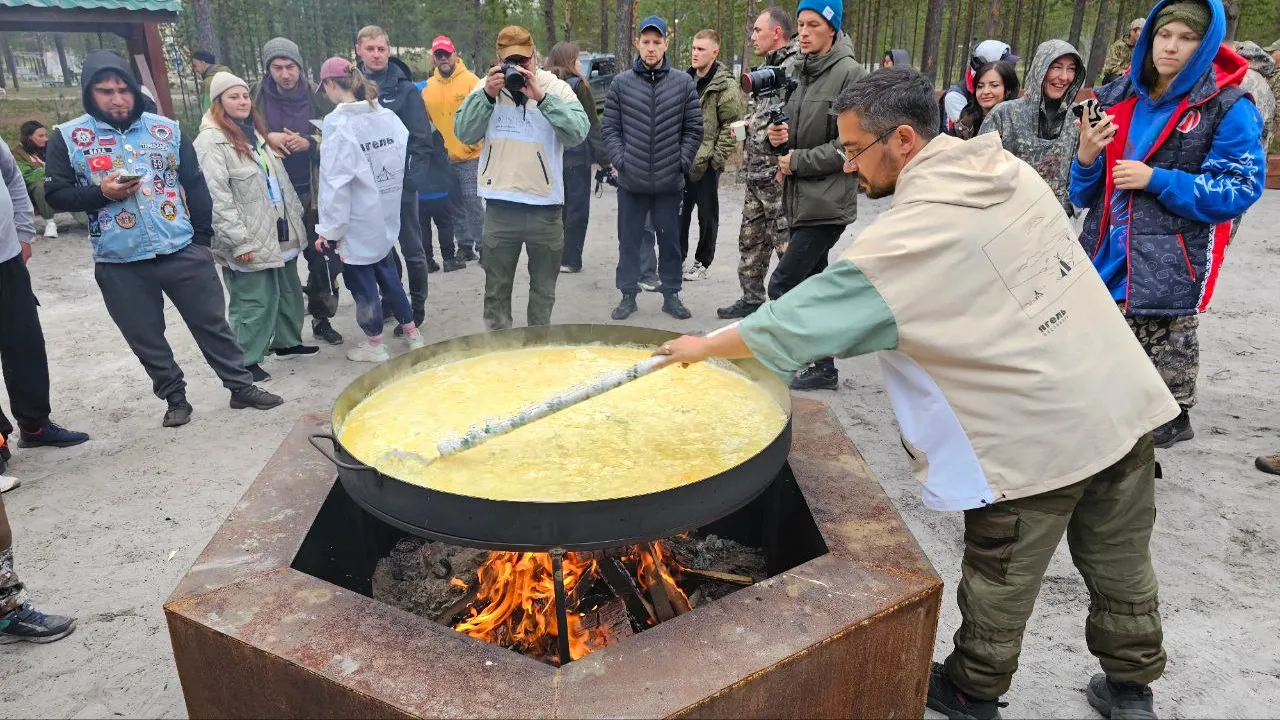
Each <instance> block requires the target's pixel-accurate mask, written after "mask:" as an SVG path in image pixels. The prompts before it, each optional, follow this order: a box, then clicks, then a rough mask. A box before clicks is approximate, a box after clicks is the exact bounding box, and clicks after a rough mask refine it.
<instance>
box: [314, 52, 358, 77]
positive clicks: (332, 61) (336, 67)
mask: <svg viewBox="0 0 1280 720" xmlns="http://www.w3.org/2000/svg"><path fill="white" fill-rule="evenodd" d="M351 68H352V62H351V61H350V60H348V59H346V58H340V57H331V58H329V59H328V60H325V61H324V64H323V65H321V66H320V81H321V82H324V81H325V80H329V79H332V78H344V77H351Z"/></svg>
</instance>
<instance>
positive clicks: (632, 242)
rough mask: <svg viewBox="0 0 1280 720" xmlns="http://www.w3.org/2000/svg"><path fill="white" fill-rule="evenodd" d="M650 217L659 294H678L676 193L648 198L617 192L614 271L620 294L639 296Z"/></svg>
mask: <svg viewBox="0 0 1280 720" xmlns="http://www.w3.org/2000/svg"><path fill="white" fill-rule="evenodd" d="M650 213H652V221H653V229H654V230H655V231H656V232H657V234H658V277H659V278H661V279H662V292H663V293H675V292H680V287H681V283H682V282H683V268H682V267H681V264H682V261H681V259H680V235H679V232H680V230H679V223H680V193H663V194H661V195H650V194H647V193H633V192H628V191H626V190H623V189H621V188H619V189H618V270H617V272H616V274H615V278H614V279H615V281H616V284H617V287H618V289H619V290H621V291H622V292H623V293H624V294H635V293H639V292H640V285H639V282H640V252H641V245H642V244H643V243H644V242H645V241H647V240H648V239H649V238H650V235H649V233H647V232H645V230H644V224H645V223H644V221H645V216H647V215H649V214H650Z"/></svg>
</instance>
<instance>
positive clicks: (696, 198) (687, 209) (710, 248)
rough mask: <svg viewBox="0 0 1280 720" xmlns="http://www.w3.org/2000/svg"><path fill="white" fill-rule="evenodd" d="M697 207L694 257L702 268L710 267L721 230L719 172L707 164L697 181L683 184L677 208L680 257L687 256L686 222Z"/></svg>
mask: <svg viewBox="0 0 1280 720" xmlns="http://www.w3.org/2000/svg"><path fill="white" fill-rule="evenodd" d="M695 205H696V206H697V207H698V249H697V250H696V251H694V254H693V259H694V260H696V261H697V262H698V263H700V264H701V265H702V267H711V261H712V260H714V259H715V257H716V235H717V234H718V233H719V231H720V173H718V172H716V169H715V168H712V167H708V168H707V172H706V173H704V174H703V176H702V177H700V178H698V180H697V182H692V181H689V180H688V179H687V178H686V180H685V184H684V202H683V204H682V205H681V207H680V259H681V260H684V259H686V258H688V257H689V224H690V222H692V220H693V208H694V206H695Z"/></svg>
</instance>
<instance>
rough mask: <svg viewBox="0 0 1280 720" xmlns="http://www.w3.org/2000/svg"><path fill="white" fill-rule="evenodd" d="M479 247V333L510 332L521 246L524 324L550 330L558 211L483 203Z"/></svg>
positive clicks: (560, 251)
mask: <svg viewBox="0 0 1280 720" xmlns="http://www.w3.org/2000/svg"><path fill="white" fill-rule="evenodd" d="M481 241H482V242H483V244H484V254H483V255H482V256H481V258H480V265H481V266H483V267H484V324H485V327H487V328H488V329H490V330H505V329H506V328H509V327H511V288H512V287H513V286H514V285H515V280H516V265H517V264H518V263H519V262H520V248H521V247H522V246H523V247H524V250H525V252H526V253H528V254H529V309H528V320H529V324H530V325H550V324H551V309H552V308H553V307H554V306H555V304H556V280H557V279H558V278H559V277H560V259H561V256H562V255H564V208H563V207H562V206H560V205H522V204H520V203H513V202H505V201H502V200H489V201H488V202H486V203H485V210H484V231H483V234H482V238H481Z"/></svg>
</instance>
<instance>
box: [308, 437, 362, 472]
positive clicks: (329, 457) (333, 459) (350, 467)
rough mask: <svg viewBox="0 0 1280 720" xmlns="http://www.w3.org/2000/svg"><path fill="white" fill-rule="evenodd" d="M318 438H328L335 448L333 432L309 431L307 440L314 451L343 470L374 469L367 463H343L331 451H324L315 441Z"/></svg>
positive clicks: (335, 441)
mask: <svg viewBox="0 0 1280 720" xmlns="http://www.w3.org/2000/svg"><path fill="white" fill-rule="evenodd" d="M318 440H328V441H329V442H330V443H332V444H333V447H335V448H336V447H337V446H338V440H337V438H335V437H334V436H333V433H311V437H309V438H307V441H308V442H310V443H311V447H313V448H315V449H316V451H317V452H319V453H320V454H321V455H323V456H324V457H325V459H326V460H328V461H329V462H331V463H333V464H334V465H337V466H338V467H340V468H342V469H343V470H353V471H355V472H365V471H369V472H373V471H374V469H373V468H371V467H369V466H368V465H352V464H351V463H345V462H343V461H341V460H339V459H338V458H337V457H335V455H334V453H333V452H332V451H326V450H325V449H324V448H323V447H321V446H320V443H319V442H317V441H318Z"/></svg>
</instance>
